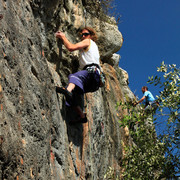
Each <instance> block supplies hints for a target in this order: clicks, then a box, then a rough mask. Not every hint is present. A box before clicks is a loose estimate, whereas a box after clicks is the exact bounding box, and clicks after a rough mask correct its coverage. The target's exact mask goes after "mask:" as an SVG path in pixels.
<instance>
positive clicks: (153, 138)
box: [118, 62, 180, 180]
mask: <svg viewBox="0 0 180 180" xmlns="http://www.w3.org/2000/svg"><path fill="white" fill-rule="evenodd" d="M157 71H158V72H159V73H162V74H163V75H159V76H155V77H153V76H152V77H150V78H149V81H148V82H149V83H150V84H154V85H155V86H157V87H158V86H159V88H160V95H159V96H157V99H158V101H159V103H160V106H159V108H158V110H157V111H156V116H154V111H149V112H146V111H144V109H143V108H142V107H133V106H132V105H131V104H128V103H126V104H122V103H119V104H118V105H121V106H122V107H123V108H125V109H127V111H128V115H126V116H124V118H123V119H122V120H121V121H120V125H121V126H123V127H125V126H128V128H129V130H130V135H131V137H132V139H133V142H134V144H133V145H132V147H126V155H125V157H124V159H123V163H122V164H123V167H124V169H125V170H124V174H123V176H124V179H139V180H140V179H141V180H143V179H162V178H165V179H168V178H172V177H175V176H176V174H177V173H178V172H180V163H179V162H180V161H179V160H180V159H179V158H180V153H179V150H180V146H179V145H180V140H179V137H180V136H179V135H180V114H179V106H180V89H179V88H180V87H179V85H180V76H179V75H180V70H179V69H178V68H177V67H176V65H165V64H164V62H162V64H161V66H160V67H158V69H157ZM155 117H157V119H156V118H155ZM161 117H162V119H163V124H164V127H163V129H161V131H162V132H161V134H160V135H158V136H157V135H156V131H155V126H154V124H156V126H161V125H162V124H161V123H162V122H159V119H160V118H161Z"/></svg>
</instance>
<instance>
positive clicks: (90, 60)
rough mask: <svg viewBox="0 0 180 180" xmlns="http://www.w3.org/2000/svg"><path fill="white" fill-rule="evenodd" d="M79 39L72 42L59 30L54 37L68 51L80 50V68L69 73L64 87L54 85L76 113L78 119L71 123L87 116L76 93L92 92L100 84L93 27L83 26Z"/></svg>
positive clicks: (85, 119)
mask: <svg viewBox="0 0 180 180" xmlns="http://www.w3.org/2000/svg"><path fill="white" fill-rule="evenodd" d="M80 35H81V41H80V42H78V43H76V44H73V43H71V42H70V41H69V40H68V39H67V38H66V36H65V34H64V33H63V32H61V31H58V32H56V34H55V36H56V38H60V39H61V40H62V41H63V44H64V45H65V47H66V48H67V49H68V50H69V51H75V50H79V51H80V59H79V64H80V68H81V70H80V71H78V72H76V73H74V74H70V75H69V82H68V85H67V87H66V88H64V87H56V92H57V93H62V94H64V95H65V97H66V101H67V103H68V104H69V105H70V106H72V107H73V108H74V109H75V110H76V112H77V113H78V115H79V117H78V119H76V120H74V121H72V122H73V123H86V122H87V117H86V114H85V113H83V110H82V109H81V107H80V106H79V105H78V103H77V99H76V94H81V95H83V94H84V93H87V92H94V91H96V90H98V89H99V86H100V62H99V58H100V56H99V50H98V47H97V45H96V43H95V41H96V40H97V34H96V32H95V30H94V29H92V28H90V27H85V28H83V29H82V30H81V31H80Z"/></svg>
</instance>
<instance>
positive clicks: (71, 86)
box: [67, 83, 76, 92]
mask: <svg viewBox="0 0 180 180" xmlns="http://www.w3.org/2000/svg"><path fill="white" fill-rule="evenodd" d="M75 86H76V85H75V84H73V83H69V84H68V87H67V90H68V91H69V92H72V90H73V89H74V88H75Z"/></svg>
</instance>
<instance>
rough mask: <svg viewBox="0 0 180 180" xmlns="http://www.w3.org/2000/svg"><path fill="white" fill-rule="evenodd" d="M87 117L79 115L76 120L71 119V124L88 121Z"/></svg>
mask: <svg viewBox="0 0 180 180" xmlns="http://www.w3.org/2000/svg"><path fill="white" fill-rule="evenodd" d="M87 121H88V120H87V117H86V116H85V117H84V118H81V117H78V118H77V119H76V120H73V121H70V122H69V124H70V125H73V124H77V123H87Z"/></svg>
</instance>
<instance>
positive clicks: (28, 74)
mask: <svg viewBox="0 0 180 180" xmlns="http://www.w3.org/2000/svg"><path fill="white" fill-rule="evenodd" d="M97 2H99V1H97ZM86 3H87V2H86V1H83V0H82V1H81V0H80V1H72V0H67V1H58V0H30V1H23V0H17V1H12V0H0V14H1V18H0V177H1V179H39V180H40V179H42V180H49V179H52V180H53V179H54V180H67V179H72V180H75V179H80V178H81V179H103V177H104V175H105V174H106V172H107V170H108V168H109V167H113V169H114V173H115V174H116V175H118V176H119V177H120V175H121V167H120V164H121V158H122V156H123V153H124V145H125V144H128V143H129V137H128V132H127V130H124V129H122V128H120V127H119V123H118V121H119V120H120V119H121V117H122V116H123V114H125V113H126V112H124V111H123V110H122V109H121V108H120V107H119V108H116V103H117V101H126V97H129V98H130V99H133V98H134V97H133V95H132V92H131V91H130V90H129V88H128V80H127V78H126V75H125V74H126V73H124V70H122V69H119V68H118V67H114V64H111V63H110V61H109V62H108V58H111V57H112V56H113V54H114V53H115V52H116V51H117V50H119V49H120V47H121V46H122V42H123V39H122V35H121V33H120V32H119V30H118V28H117V26H116V25H114V23H112V21H110V22H106V21H102V20H101V19H99V18H98V17H96V16H94V14H91V13H89V12H88V11H86ZM85 25H88V26H92V27H94V28H95V29H96V30H97V32H98V35H99V41H98V45H99V47H100V52H101V60H102V63H103V65H102V67H103V70H104V73H105V74H106V79H107V81H106V86H105V87H104V88H101V89H99V90H98V91H97V92H95V93H88V94H86V95H85V97H84V99H85V104H84V107H85V109H84V110H85V111H86V112H87V115H88V120H89V121H88V123H86V124H84V125H82V124H77V125H74V126H70V125H69V123H68V122H69V121H70V120H71V119H72V118H75V116H76V114H75V112H73V110H72V109H68V108H67V107H66V106H65V99H64V97H63V96H62V95H59V94H58V95H57V94H56V92H55V88H54V87H55V85H63V86H64V85H66V84H67V80H68V75H69V74H70V73H72V72H75V71H77V69H78V53H77V52H73V53H70V52H68V51H67V50H66V49H65V48H64V46H63V45H62V43H61V41H57V39H56V38H55V36H54V33H55V32H56V31H57V30H62V31H64V32H65V33H66V35H67V37H68V38H69V40H70V41H71V42H77V41H78V38H77V37H78V30H79V29H80V28H81V27H82V26H85ZM116 64H117V63H116Z"/></svg>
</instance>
